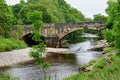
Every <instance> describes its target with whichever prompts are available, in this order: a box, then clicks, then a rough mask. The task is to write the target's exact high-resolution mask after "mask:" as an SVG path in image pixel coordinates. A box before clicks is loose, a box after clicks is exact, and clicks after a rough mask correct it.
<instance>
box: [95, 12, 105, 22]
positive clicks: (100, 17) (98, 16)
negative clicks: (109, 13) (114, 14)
mask: <svg viewBox="0 0 120 80" xmlns="http://www.w3.org/2000/svg"><path fill="white" fill-rule="evenodd" d="M106 20H107V17H105V16H104V15H101V14H96V15H94V19H93V21H104V22H106Z"/></svg>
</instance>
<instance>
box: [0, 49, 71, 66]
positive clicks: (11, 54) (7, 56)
mask: <svg viewBox="0 0 120 80" xmlns="http://www.w3.org/2000/svg"><path fill="white" fill-rule="evenodd" d="M30 49H31V48H25V49H20V50H13V51H8V52H0V67H1V68H2V67H9V66H11V65H14V64H19V63H24V62H29V61H31V60H33V59H32V58H30V57H29V52H30ZM48 52H54V53H70V51H69V50H68V49H64V48H47V50H46V53H48Z"/></svg>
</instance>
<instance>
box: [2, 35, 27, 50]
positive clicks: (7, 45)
mask: <svg viewBox="0 0 120 80" xmlns="http://www.w3.org/2000/svg"><path fill="white" fill-rule="evenodd" d="M25 47H27V45H26V44H25V43H24V42H23V41H20V40H16V39H13V38H3V37H0V52H3V51H11V50H14V49H22V48H25Z"/></svg>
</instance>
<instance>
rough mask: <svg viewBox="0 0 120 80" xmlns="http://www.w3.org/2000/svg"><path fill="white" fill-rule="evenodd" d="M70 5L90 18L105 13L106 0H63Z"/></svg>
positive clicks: (10, 1)
mask: <svg viewBox="0 0 120 80" xmlns="http://www.w3.org/2000/svg"><path fill="white" fill-rule="evenodd" d="M19 1H20V0H6V2H7V4H10V5H11V4H16V3H19ZM65 1H67V3H69V4H70V5H71V6H72V7H74V8H77V9H78V10H80V11H81V12H82V13H83V14H84V15H85V16H86V17H90V18H92V17H93V15H94V14H98V13H101V14H103V15H106V13H105V9H106V7H107V4H106V3H107V1H108V0H65Z"/></svg>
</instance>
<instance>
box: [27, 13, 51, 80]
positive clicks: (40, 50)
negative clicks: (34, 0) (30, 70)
mask: <svg viewBox="0 0 120 80" xmlns="http://www.w3.org/2000/svg"><path fill="white" fill-rule="evenodd" d="M42 15H43V13H42V12H40V11H34V12H29V13H28V14H27V18H28V20H30V21H31V22H32V25H33V40H35V41H37V42H39V45H36V46H33V47H32V49H31V51H30V57H32V58H34V59H35V62H36V64H38V65H40V66H41V67H42V70H43V74H44V80H46V72H45V71H46V68H48V67H49V66H50V64H49V63H48V62H44V61H43V60H42V57H43V56H44V53H45V51H46V45H45V44H44V42H43V41H42V40H40V36H41V35H40V34H39V32H40V29H41V27H42V25H43V22H42Z"/></svg>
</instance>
